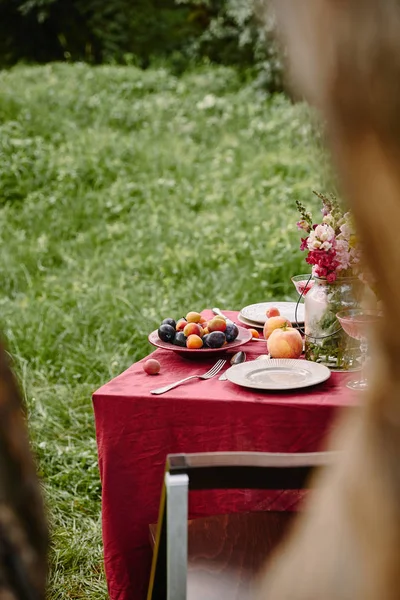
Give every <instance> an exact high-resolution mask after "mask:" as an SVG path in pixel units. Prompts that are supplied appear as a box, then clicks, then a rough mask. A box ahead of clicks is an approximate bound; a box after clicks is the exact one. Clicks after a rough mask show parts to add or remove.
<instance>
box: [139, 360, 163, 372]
mask: <svg viewBox="0 0 400 600" xmlns="http://www.w3.org/2000/svg"><path fill="white" fill-rule="evenodd" d="M160 369H161V365H160V363H159V362H158V360H156V359H155V358H149V359H147V360H146V362H144V363H143V371H144V372H145V373H147V374H148V375H157V373H159V372H160Z"/></svg>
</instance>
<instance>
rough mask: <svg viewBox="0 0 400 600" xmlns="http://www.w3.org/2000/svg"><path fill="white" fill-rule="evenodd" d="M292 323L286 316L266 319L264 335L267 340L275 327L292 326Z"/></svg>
mask: <svg viewBox="0 0 400 600" xmlns="http://www.w3.org/2000/svg"><path fill="white" fill-rule="evenodd" d="M291 326H292V324H291V322H290V321H288V320H287V319H285V317H271V318H270V319H267V321H265V325H264V331H263V333H264V337H265V339H266V340H267V339H268V338H269V336H270V335H271V333H272V332H273V331H274V329H278V328H279V327H291Z"/></svg>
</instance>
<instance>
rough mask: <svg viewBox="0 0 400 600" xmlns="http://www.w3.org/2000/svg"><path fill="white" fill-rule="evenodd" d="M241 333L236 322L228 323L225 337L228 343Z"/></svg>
mask: <svg viewBox="0 0 400 600" xmlns="http://www.w3.org/2000/svg"><path fill="white" fill-rule="evenodd" d="M238 335H239V329H238V328H237V325H235V323H227V325H226V329H225V338H226V341H227V342H228V343H230V342H234V341H235V340H236V338H237V336H238Z"/></svg>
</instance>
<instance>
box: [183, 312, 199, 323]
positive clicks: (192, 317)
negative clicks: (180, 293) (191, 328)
mask: <svg viewBox="0 0 400 600" xmlns="http://www.w3.org/2000/svg"><path fill="white" fill-rule="evenodd" d="M200 319H201V314H200V313H198V312H188V314H187V315H186V321H187V322H188V323H200Z"/></svg>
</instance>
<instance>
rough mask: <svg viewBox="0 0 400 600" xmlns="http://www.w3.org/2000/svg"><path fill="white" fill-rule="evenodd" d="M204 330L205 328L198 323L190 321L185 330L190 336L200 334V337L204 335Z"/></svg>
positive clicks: (187, 335)
mask: <svg viewBox="0 0 400 600" xmlns="http://www.w3.org/2000/svg"><path fill="white" fill-rule="evenodd" d="M202 332H203V328H202V327H201V325H199V324H198V323H188V324H187V325H186V327H185V329H184V330H183V333H184V334H185V335H186V337H189V335H198V336H199V337H202V335H201V334H202Z"/></svg>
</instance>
